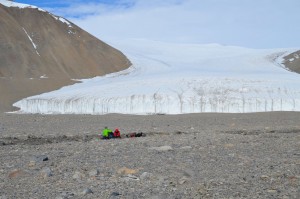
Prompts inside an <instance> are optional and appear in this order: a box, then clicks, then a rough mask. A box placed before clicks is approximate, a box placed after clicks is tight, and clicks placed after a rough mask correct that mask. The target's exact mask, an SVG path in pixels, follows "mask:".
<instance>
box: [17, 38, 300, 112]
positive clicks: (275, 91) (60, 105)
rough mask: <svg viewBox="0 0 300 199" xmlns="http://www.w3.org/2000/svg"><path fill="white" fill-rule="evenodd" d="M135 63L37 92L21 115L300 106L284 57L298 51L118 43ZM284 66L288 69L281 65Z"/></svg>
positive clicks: (295, 77) (298, 81) (299, 86)
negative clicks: (51, 90)
mask: <svg viewBox="0 0 300 199" xmlns="http://www.w3.org/2000/svg"><path fill="white" fill-rule="evenodd" d="M111 45H113V46H115V47H117V48H118V49H120V50H122V52H124V53H125V54H126V56H127V57H128V58H129V59H130V60H131V62H132V64H133V65H132V67H130V68H129V69H127V70H125V71H121V72H118V73H113V74H109V75H106V76H102V77H95V78H93V79H85V80H82V82H81V83H77V84H75V85H72V86H67V87H63V88H61V89H59V90H57V91H53V92H49V93H44V94H41V95H37V96H32V97H29V98H26V99H23V100H21V101H18V102H16V103H15V104H14V106H16V107H19V108H20V111H19V112H20V113H43V114H107V113H124V114H182V113H200V112H237V113H244V112H265V111H300V78H299V74H296V73H292V72H289V71H287V70H284V69H283V65H282V57H283V56H284V55H285V54H287V53H292V52H294V51H296V50H297V49H267V50H257V49H248V48H242V47H235V46H222V45H219V44H206V45H200V44H176V43H164V42H157V41H147V40H126V41H117V42H115V43H112V44H111ZM279 66H280V67H279Z"/></svg>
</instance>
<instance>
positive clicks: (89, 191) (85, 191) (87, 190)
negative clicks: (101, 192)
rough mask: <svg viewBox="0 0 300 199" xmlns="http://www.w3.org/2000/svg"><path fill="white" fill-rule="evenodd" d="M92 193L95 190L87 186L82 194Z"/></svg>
mask: <svg viewBox="0 0 300 199" xmlns="http://www.w3.org/2000/svg"><path fill="white" fill-rule="evenodd" d="M91 193H93V191H92V190H91V189H90V188H86V189H84V190H83V191H82V192H81V193H80V194H81V195H84V196H85V195H87V194H91Z"/></svg>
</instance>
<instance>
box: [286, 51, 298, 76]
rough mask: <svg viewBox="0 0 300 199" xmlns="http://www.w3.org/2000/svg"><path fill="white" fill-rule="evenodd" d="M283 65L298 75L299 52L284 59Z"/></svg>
mask: <svg viewBox="0 0 300 199" xmlns="http://www.w3.org/2000/svg"><path fill="white" fill-rule="evenodd" d="M284 59H285V62H284V65H285V66H286V67H287V68H288V69H290V70H291V71H294V72H296V73H300V50H299V51H296V52H294V53H292V54H290V55H288V56H286V57H284Z"/></svg>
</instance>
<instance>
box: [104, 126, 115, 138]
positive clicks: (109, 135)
mask: <svg viewBox="0 0 300 199" xmlns="http://www.w3.org/2000/svg"><path fill="white" fill-rule="evenodd" d="M112 137H113V133H112V130H111V129H109V128H107V127H105V128H104V129H103V131H102V139H110V138H112Z"/></svg>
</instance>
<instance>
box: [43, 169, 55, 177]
mask: <svg viewBox="0 0 300 199" xmlns="http://www.w3.org/2000/svg"><path fill="white" fill-rule="evenodd" d="M52 175H53V173H52V171H51V169H50V168H49V167H45V168H43V169H42V171H41V176H42V177H43V178H48V177H50V176H52Z"/></svg>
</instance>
